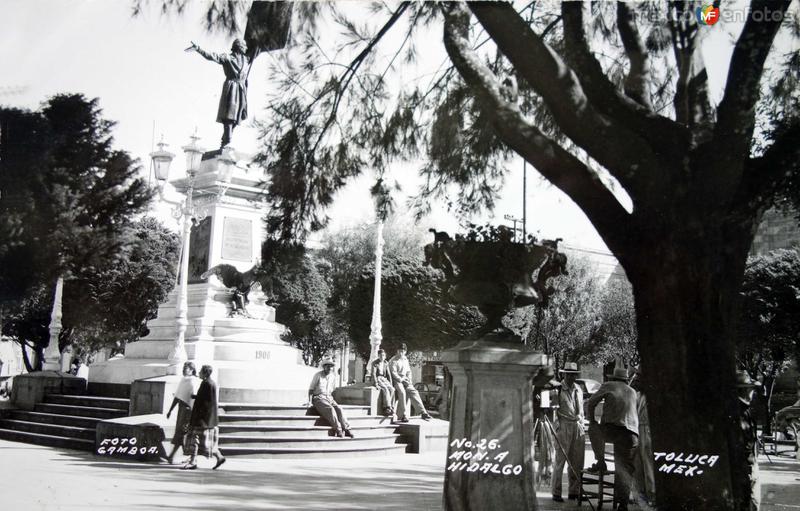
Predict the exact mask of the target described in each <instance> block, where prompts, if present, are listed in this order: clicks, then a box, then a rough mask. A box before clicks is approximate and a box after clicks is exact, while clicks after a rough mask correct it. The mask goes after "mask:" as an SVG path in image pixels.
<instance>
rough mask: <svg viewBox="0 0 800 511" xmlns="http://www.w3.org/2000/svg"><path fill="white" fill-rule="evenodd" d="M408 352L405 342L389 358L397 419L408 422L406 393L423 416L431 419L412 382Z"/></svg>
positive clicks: (425, 418)
mask: <svg viewBox="0 0 800 511" xmlns="http://www.w3.org/2000/svg"><path fill="white" fill-rule="evenodd" d="M406 352H408V346H406V343H403V344H401V345H400V347H399V348H397V354H396V355H395V356H393V357H392V359H391V360H389V371H390V372H391V373H392V382H394V390H395V392H396V395H397V421H398V422H408V415H409V411H410V410H406V395H407V396H408V397H409V398H410V399H411V403H412V404H413V405H414V406H416V407H417V408H418V409H419V410H420V414H421V416H422V418H423V419H424V420H430V419H432V418H433V417H431V415H430V414H429V413H428V410H426V409H425V404H424V403H423V402H422V399H421V398H420V397H419V392H418V391H417V389H415V388H414V384H413V383H412V382H411V364H410V363H409V362H408V358H406Z"/></svg>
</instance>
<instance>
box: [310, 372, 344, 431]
mask: <svg viewBox="0 0 800 511" xmlns="http://www.w3.org/2000/svg"><path fill="white" fill-rule="evenodd" d="M333 366H334V363H333V360H332V359H330V358H327V357H326V358H324V359H323V360H322V371H320V372H318V373H317V374H315V375H314V378H312V379H311V386H310V387H309V388H308V398H309V399H308V400H309V401H310V402H311V404H312V405H314V408H315V409H316V410H317V412H319V414H320V415H321V416H322V418H323V419H325V420H326V421H328V424H330V425H331V426H332V427H333V431H334V434H335V435H336V436H338V437H340V438H344V437H345V435H346V436H349V437H350V438H354V435H353V433H352V431H350V423H349V422H347V417H345V415H344V410H342V407H341V406H339V403H337V402H336V401H334V399H333V389H335V388H336V378H337V376H336V372H335V371H334V370H333Z"/></svg>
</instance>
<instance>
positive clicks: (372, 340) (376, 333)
mask: <svg viewBox="0 0 800 511" xmlns="http://www.w3.org/2000/svg"><path fill="white" fill-rule="evenodd" d="M377 231H378V232H377V236H376V240H375V289H374V293H373V297H372V324H371V325H370V333H369V344H370V352H369V361H368V362H367V371H369V369H370V368H371V367H372V363H373V362H374V361H375V360H377V359H378V348H380V347H381V341H382V340H383V334H382V333H381V330H382V326H381V266H382V264H383V220H381V219H379V220H378V225H377Z"/></svg>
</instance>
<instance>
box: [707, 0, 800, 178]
mask: <svg viewBox="0 0 800 511" xmlns="http://www.w3.org/2000/svg"><path fill="white" fill-rule="evenodd" d="M790 3H791V0H779V1H773V0H753V2H752V3H751V4H750V15H749V17H748V19H747V21H746V22H745V24H744V28H743V29H742V34H741V35H740V36H739V40H738V41H736V46H735V47H734V49H733V55H732V56H731V64H730V68H729V70H728V80H727V82H726V86H725V94H724V95H723V97H722V101H721V102H720V104H719V108H718V109H717V125H716V128H715V130H714V144H715V146H716V147H725V151H719V154H717V155H716V156H717V157H719V158H720V163H721V164H722V165H721V168H727V169H730V172H732V173H738V172H741V169H742V164H743V163H744V162H745V161H746V159H747V157H748V155H749V154H750V141H751V138H752V136H753V129H754V127H755V106H756V102H757V101H758V97H759V86H760V82H761V75H762V74H763V71H764V62H765V61H766V59H767V55H768V54H769V50H770V48H771V47H772V41H773V40H774V39H775V34H776V33H777V32H778V29H779V28H780V26H781V22H782V21H783V19H784V16H785V13H786V9H788V7H789V4H790ZM755 12H758V13H759V14H760V15H759V16H753V13H755ZM733 177H736V176H735V175H734V176H733ZM721 180H722V179H721ZM724 180H727V181H730V177H729V176H724Z"/></svg>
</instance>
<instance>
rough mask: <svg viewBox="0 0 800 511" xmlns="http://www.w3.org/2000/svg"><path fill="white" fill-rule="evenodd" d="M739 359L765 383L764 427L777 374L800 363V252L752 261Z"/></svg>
mask: <svg viewBox="0 0 800 511" xmlns="http://www.w3.org/2000/svg"><path fill="white" fill-rule="evenodd" d="M742 296H743V304H742V317H741V322H740V327H739V335H738V342H739V345H738V350H737V356H738V360H739V364H740V365H741V366H742V367H743V368H744V369H746V370H747V372H748V373H750V376H751V377H752V378H754V379H758V380H760V381H761V382H762V384H763V396H761V397H762V398H763V399H762V400H761V402H762V403H763V405H764V410H763V412H764V417H765V429H766V430H767V431H769V430H770V426H771V415H772V409H771V398H772V390H773V388H774V385H775V379H776V377H777V376H778V375H780V373H781V372H783V371H784V370H785V369H786V368H787V367H788V366H789V364H790V363H791V361H792V359H794V360H795V362H796V363H798V362H800V253H798V251H797V250H776V251H774V252H770V253H769V254H767V255H762V256H755V257H752V258H750V259H749V260H748V262H747V269H746V270H745V274H744V283H743V284H742Z"/></svg>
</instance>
